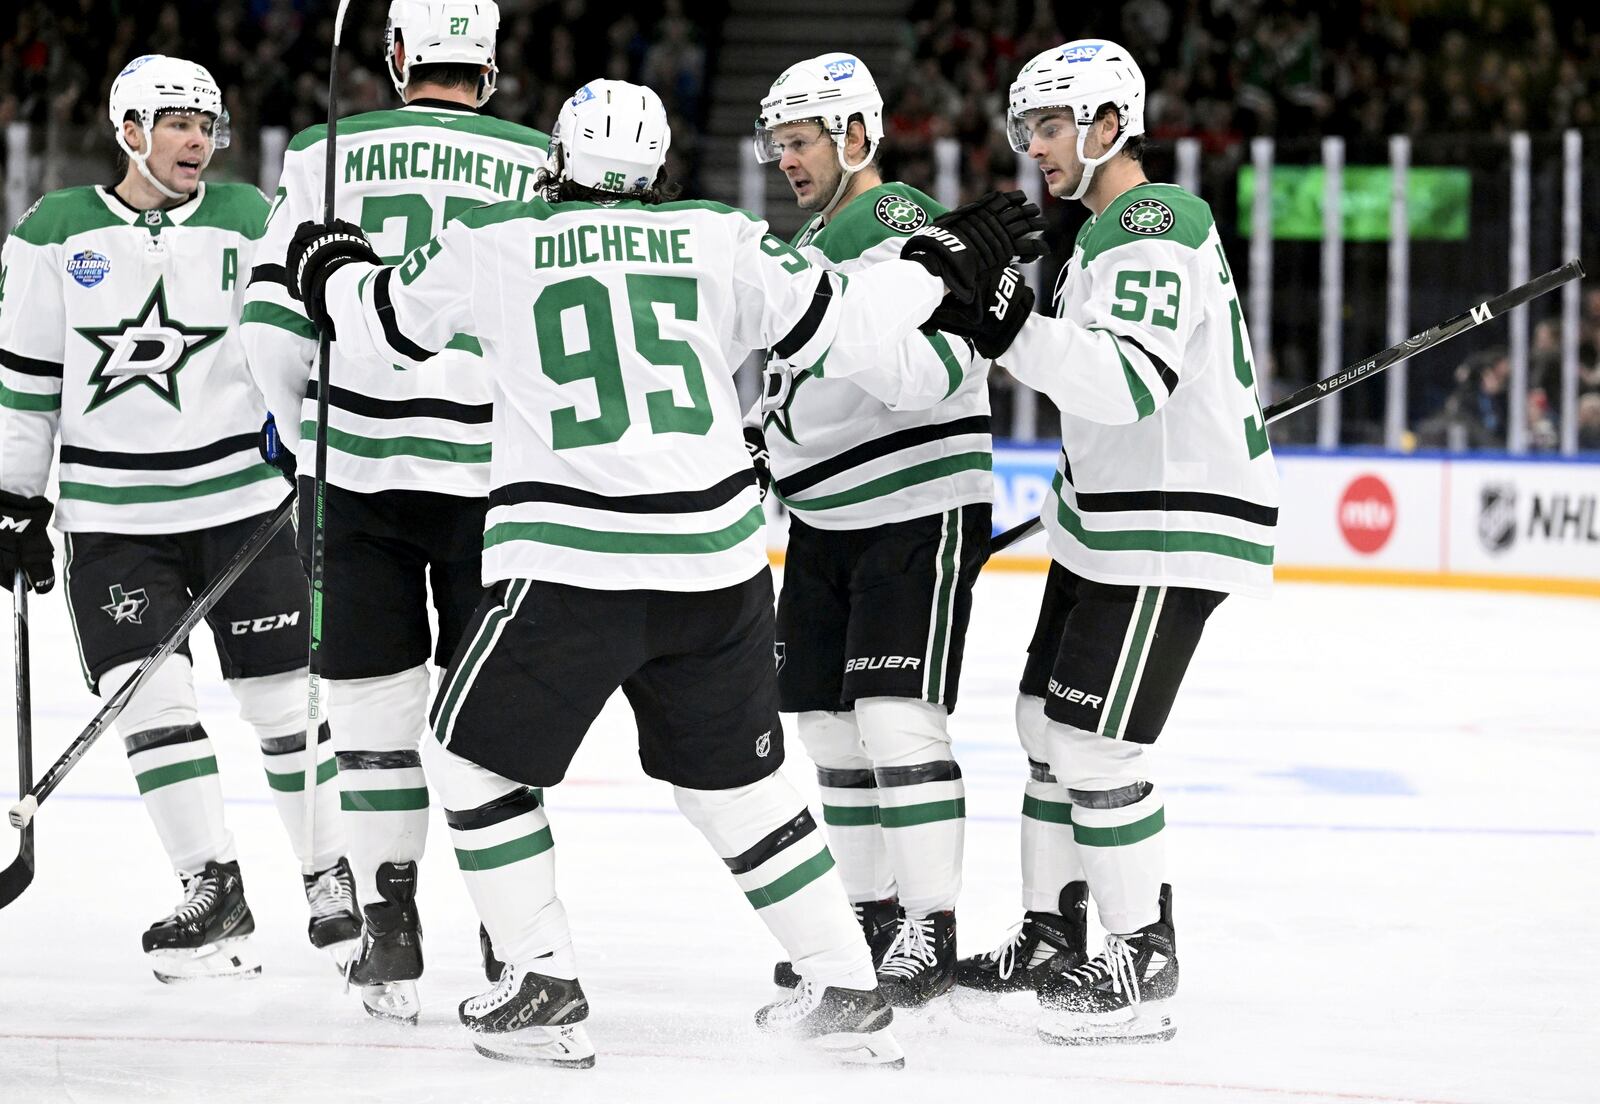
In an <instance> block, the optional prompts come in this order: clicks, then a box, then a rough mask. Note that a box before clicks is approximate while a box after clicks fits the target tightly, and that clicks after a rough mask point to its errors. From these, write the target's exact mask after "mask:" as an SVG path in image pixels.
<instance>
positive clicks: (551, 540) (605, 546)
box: [483, 506, 766, 556]
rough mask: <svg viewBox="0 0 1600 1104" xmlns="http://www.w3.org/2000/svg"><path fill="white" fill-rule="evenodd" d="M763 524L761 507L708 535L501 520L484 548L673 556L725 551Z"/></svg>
mask: <svg viewBox="0 0 1600 1104" xmlns="http://www.w3.org/2000/svg"><path fill="white" fill-rule="evenodd" d="M765 524H766V515H764V514H763V513H762V512H761V507H760V506H752V507H751V508H750V512H749V513H747V514H745V515H744V517H742V518H740V519H739V520H738V521H736V522H734V523H733V524H732V525H728V526H724V527H723V528H721V529H717V530H715V531H713V532H710V533H619V532H612V531H609V530H603V529H584V528H581V527H579V526H576V525H560V524H557V523H555V522H550V521H502V522H500V523H499V524H497V525H491V526H490V527H489V529H488V531H487V532H486V533H484V535H483V547H484V548H485V549H488V548H493V547H494V546H495V545H497V544H505V543H506V542H508V541H534V542H537V543H539V544H552V545H557V546H559V547H561V548H576V549H578V550H580V551H583V552H610V553H618V554H625V555H642V556H674V555H696V554H706V553H713V552H726V551H727V550H728V549H730V548H735V547H737V546H738V545H740V544H742V543H743V542H744V541H745V540H747V539H748V538H749V537H750V536H751V535H752V534H754V533H756V532H757V531H759V530H760V529H761V527H762V526H763V525H765Z"/></svg>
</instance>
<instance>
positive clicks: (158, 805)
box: [122, 724, 236, 876]
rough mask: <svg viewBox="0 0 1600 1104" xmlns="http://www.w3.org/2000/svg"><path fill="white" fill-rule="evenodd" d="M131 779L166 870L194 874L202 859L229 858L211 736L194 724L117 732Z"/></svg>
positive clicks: (230, 851)
mask: <svg viewBox="0 0 1600 1104" xmlns="http://www.w3.org/2000/svg"><path fill="white" fill-rule="evenodd" d="M122 742H123V746H124V747H125V748H126V749H127V752H128V765H129V766H130V767H132V768H133V780H134V783H135V785H137V786H138V787H139V795H140V796H141V797H142V798H144V807H145V809H146V810H147V811H148V812H149V813H150V820H151V821H152V822H153V823H154V824H155V826H156V835H157V836H159V837H161V846H162V847H164V848H165V849H166V852H167V858H168V859H170V860H171V861H172V869H173V870H174V871H175V872H176V873H177V874H178V875H180V876H182V875H187V874H197V873H199V872H200V871H201V870H202V869H204V868H205V865H206V863H207V862H209V861H211V860H213V859H215V860H216V861H218V862H232V861H233V860H234V859H235V857H236V855H235V853H234V847H233V834H232V833H231V832H229V831H228V828H227V825H226V824H225V823H224V822H223V819H222V783H221V781H220V779H218V777H217V756H216V753H215V752H214V751H213V750H212V747H211V739H210V737H208V736H207V735H206V730H205V729H203V728H201V727H200V726H199V725H198V724H188V725H174V726H170V727H166V728H151V729H146V730H145V731H143V732H135V733H133V734H132V735H130V736H125V737H123V741H122Z"/></svg>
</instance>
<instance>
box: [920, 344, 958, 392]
mask: <svg viewBox="0 0 1600 1104" xmlns="http://www.w3.org/2000/svg"><path fill="white" fill-rule="evenodd" d="M922 336H923V337H926V338H927V339H928V344H929V345H932V346H933V351H934V352H936V353H938V354H939V361H940V363H942V364H943V365H944V374H945V375H946V376H948V377H949V379H950V386H949V388H948V389H947V390H946V391H945V393H944V397H945V398H947V399H948V398H949V397H950V396H951V395H954V394H955V393H956V389H957V388H959V387H960V386H961V381H962V379H963V378H964V377H963V376H962V374H961V362H960V361H959V360H957V359H956V354H955V350H954V349H952V348H950V342H949V341H948V340H947V339H946V338H945V336H944V334H942V333H939V332H938V331H935V332H933V333H931V334H923V335H922Z"/></svg>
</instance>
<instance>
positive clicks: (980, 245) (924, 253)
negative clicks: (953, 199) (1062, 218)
mask: <svg viewBox="0 0 1600 1104" xmlns="http://www.w3.org/2000/svg"><path fill="white" fill-rule="evenodd" d="M1044 228H1045V221H1044V216H1043V215H1041V214H1040V213H1039V208H1038V207H1037V206H1036V205H1034V204H1032V203H1029V202H1028V200H1027V197H1026V196H1025V195H1023V193H1022V192H990V193H989V194H988V195H986V196H984V197H983V198H982V199H979V200H977V201H975V202H973V203H968V204H965V205H964V206H961V207H957V208H956V209H955V210H953V211H946V212H945V213H944V214H942V215H940V216H939V217H938V218H936V219H934V220H933V222H931V223H929V224H928V225H927V226H924V227H923V228H922V229H920V230H918V231H917V232H916V233H914V234H912V235H911V237H910V239H909V240H908V241H907V242H906V244H905V247H904V248H903V249H902V250H901V252H900V256H901V257H903V258H904V259H905V260H908V261H916V262H917V263H918V264H920V265H922V267H924V268H926V269H927V270H928V271H929V272H931V273H933V274H934V275H935V276H937V277H939V278H940V279H941V280H943V281H944V284H945V287H946V288H947V289H948V290H949V292H950V294H951V295H953V296H955V298H956V299H958V300H962V301H965V302H970V301H972V300H973V299H974V298H975V297H976V296H977V294H978V287H979V284H980V282H981V281H982V280H983V279H984V277H985V276H986V275H988V274H990V273H993V272H996V271H998V270H1000V269H1002V268H1004V267H1005V266H1006V265H1008V264H1010V263H1011V259H1012V258H1013V257H1021V258H1022V259H1023V260H1025V261H1027V260H1032V259H1033V258H1035V257H1041V256H1043V255H1044V251H1045V250H1044V243H1043V242H1042V241H1040V240H1039V237H1038V235H1039V234H1040V233H1041V232H1042V231H1043V230H1044Z"/></svg>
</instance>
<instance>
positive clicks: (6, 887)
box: [0, 567, 33, 908]
mask: <svg viewBox="0 0 1600 1104" xmlns="http://www.w3.org/2000/svg"><path fill="white" fill-rule="evenodd" d="M11 597H12V602H13V610H14V614H15V626H14V627H15V632H16V660H17V793H18V794H24V793H27V792H28V787H30V786H32V785H33V702H32V695H31V690H32V686H33V680H32V678H31V677H30V675H29V671H28V577H27V575H25V574H24V573H23V570H22V568H20V567H19V568H17V573H16V575H15V577H14V578H13V579H12V580H11ZM32 884H33V824H32V822H29V823H28V824H24V825H23V826H22V842H21V843H20V844H19V845H18V846H17V857H16V858H15V859H14V860H13V861H12V863H11V865H10V866H8V867H6V868H5V870H3V871H0V908H5V907H6V906H7V905H9V904H10V903H11V902H12V901H15V900H16V899H17V897H18V896H19V895H21V893H22V891H23V890H25V889H27V888H28V887H29V886H30V885H32Z"/></svg>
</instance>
